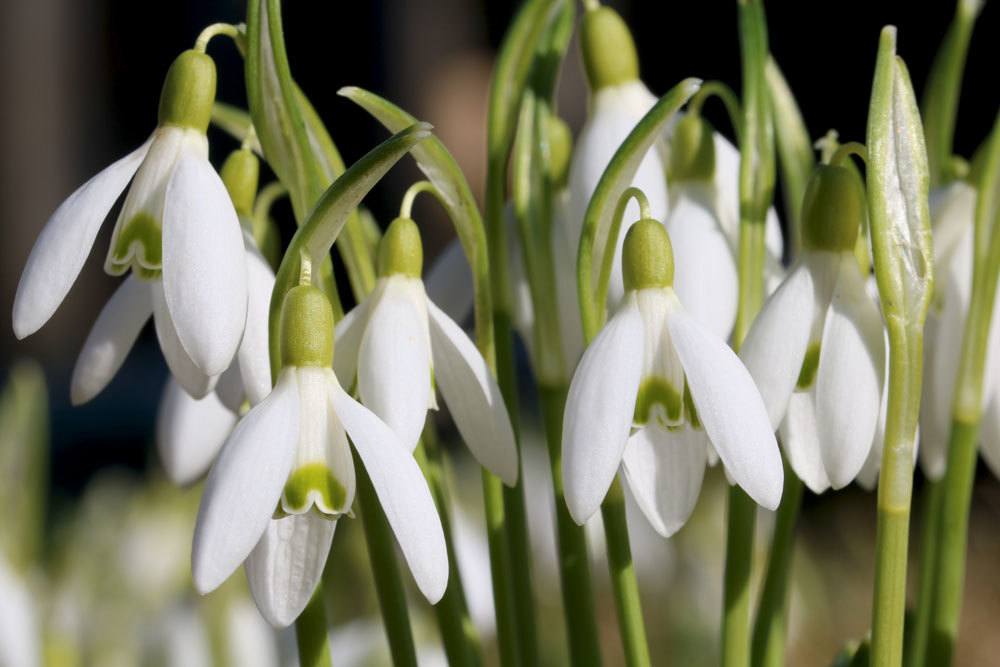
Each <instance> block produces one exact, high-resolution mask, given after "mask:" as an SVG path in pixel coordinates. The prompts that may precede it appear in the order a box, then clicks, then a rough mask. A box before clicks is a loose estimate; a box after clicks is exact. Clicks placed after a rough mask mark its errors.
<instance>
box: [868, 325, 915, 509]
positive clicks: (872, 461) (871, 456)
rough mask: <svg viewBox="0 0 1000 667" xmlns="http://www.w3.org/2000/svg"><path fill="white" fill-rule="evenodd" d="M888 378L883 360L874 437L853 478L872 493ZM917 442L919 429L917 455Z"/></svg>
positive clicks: (878, 467) (878, 466)
mask: <svg viewBox="0 0 1000 667" xmlns="http://www.w3.org/2000/svg"><path fill="white" fill-rule="evenodd" d="M888 344H889V340H888V334H887V335H886V340H885V345H883V348H885V347H886V346H888ZM888 376H889V360H888V358H886V360H885V368H884V370H883V372H882V400H881V405H880V406H879V411H878V424H877V425H876V427H875V437H874V438H873V439H872V448H871V451H870V452H868V459H867V460H865V464H864V465H863V466H861V472H859V473H858V476H857V477H856V478H855V481H856V482H857V483H858V484H859V485H860V486H861V488H863V489H865V490H866V491H874V490H875V485H876V484H878V474H879V471H880V470H881V469H882V449H883V447H884V446H885V413H886V409H887V407H888V400H887V399H888V396H889V391H888V387H887V384H886V378H888ZM919 442H920V434H919V429H918V433H917V443H918V453H919ZM916 463H917V462H916V459H914V461H913V465H914V467H916Z"/></svg>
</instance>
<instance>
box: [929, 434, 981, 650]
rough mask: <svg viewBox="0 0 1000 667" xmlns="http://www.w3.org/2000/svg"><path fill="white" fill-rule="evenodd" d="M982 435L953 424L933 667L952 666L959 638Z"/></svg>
mask: <svg viewBox="0 0 1000 667" xmlns="http://www.w3.org/2000/svg"><path fill="white" fill-rule="evenodd" d="M978 433H979V422H978V420H977V421H975V422H973V423H968V422H963V421H960V420H958V419H956V420H954V421H953V422H952V427H951V441H950V443H949V445H948V470H947V472H946V473H945V478H944V480H943V482H942V484H943V486H944V499H943V501H942V505H941V517H940V523H939V532H938V534H937V542H938V549H939V555H938V560H937V577H936V585H935V587H934V594H933V598H932V599H933V602H934V611H933V614H932V619H931V629H930V637H929V639H928V643H927V664H928V665H929V666H930V667H945V666H946V665H950V664H951V660H952V654H953V652H954V648H955V637H956V636H957V635H958V621H959V616H960V612H961V609H962V591H963V588H964V586H965V549H966V543H967V540H968V533H969V507H970V505H971V504H972V483H973V480H974V479H975V475H976V439H977V437H978Z"/></svg>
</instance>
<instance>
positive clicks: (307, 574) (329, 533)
mask: <svg viewBox="0 0 1000 667" xmlns="http://www.w3.org/2000/svg"><path fill="white" fill-rule="evenodd" d="M336 527H337V522H336V521H331V520H330V519H329V518H326V517H323V516H320V515H319V514H317V513H316V512H307V513H306V514H296V515H293V516H289V517H285V518H282V519H272V520H271V522H270V523H269V524H268V526H267V530H265V531H264V535H263V536H261V538H260V542H258V543H257V546H256V547H254V550H253V551H252V552H251V553H250V557H249V558H247V562H246V572H247V581H249V582H250V592H251V593H252V594H253V599H254V601H255V602H256V603H257V608H258V609H260V613H261V615H262V616H263V617H264V618H265V619H266V620H267V622H268V623H270V624H271V625H273V626H274V627H276V628H284V627H287V626H289V625H291V624H292V623H294V622H295V619H296V618H298V617H299V614H301V613H302V610H303V609H305V608H306V605H307V604H309V598H311V597H312V594H313V591H315V590H316V584H318V583H319V580H320V577H321V576H322V574H323V566H324V565H326V557H327V554H329V553H330V544H331V543H332V542H333V532H334V530H335V529H336Z"/></svg>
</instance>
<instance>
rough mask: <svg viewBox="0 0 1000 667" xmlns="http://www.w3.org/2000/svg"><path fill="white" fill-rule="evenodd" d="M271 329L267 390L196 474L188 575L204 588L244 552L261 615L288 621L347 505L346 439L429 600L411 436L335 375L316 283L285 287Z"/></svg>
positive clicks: (433, 538)
mask: <svg viewBox="0 0 1000 667" xmlns="http://www.w3.org/2000/svg"><path fill="white" fill-rule="evenodd" d="M279 336H280V350H281V361H282V368H281V372H280V373H279V375H278V378H277V383H276V384H275V387H274V390H273V391H272V392H271V393H270V395H268V397H267V398H265V399H264V400H263V401H262V402H261V403H259V404H258V405H257V406H255V407H254V408H253V409H251V410H250V412H248V413H247V414H246V416H245V417H243V419H242V420H240V423H239V424H238V425H237V426H236V429H235V430H234V431H233V434H232V435H231V436H230V437H229V439H228V441H227V442H226V444H225V445H224V446H223V449H222V453H221V454H220V456H219V459H218V461H217V463H216V464H215V466H213V468H212V472H211V474H210V475H209V478H208V482H207V483H206V486H205V494H204V496H203V498H202V503H201V509H200V511H199V514H198V523H197V526H196V528H195V539H194V551H193V555H192V572H193V575H194V582H195V586H196V587H197V588H198V590H199V591H200V592H202V593H208V592H209V591H211V590H214V589H215V588H216V587H218V586H219V585H220V584H221V583H222V582H223V581H225V580H226V579H227V578H228V577H229V575H230V574H231V573H232V571H233V570H234V569H236V567H238V566H239V565H240V563H244V562H245V564H246V571H247V578H248V579H249V582H250V589H251V591H252V592H253V596H254V600H255V601H256V603H257V607H258V608H259V609H260V611H261V613H262V614H263V616H264V618H266V619H267V620H268V621H269V622H270V623H271V624H272V625H275V626H276V627H284V626H287V625H289V624H291V623H292V622H293V621H294V620H295V619H296V618H297V617H298V615H299V614H300V613H301V612H302V610H303V609H304V608H305V606H306V604H307V603H308V602H309V599H310V598H311V597H312V594H313V592H314V590H315V588H316V585H317V584H318V582H319V579H320V575H321V574H322V572H323V567H324V565H325V564H326V560H327V554H328V553H329V550H330V544H331V542H332V540H333V534H334V530H335V528H336V522H337V520H339V519H340V518H341V517H342V516H344V515H345V514H349V513H350V510H351V505H352V503H353V500H354V492H355V469H354V465H355V463H354V458H353V457H352V454H351V446H352V445H353V447H354V450H355V452H356V453H357V460H359V461H360V462H361V463H362V464H363V465H364V466H365V468H366V470H367V473H368V475H369V477H370V478H371V480H372V484H373V485H374V487H375V492H376V493H377V495H378V497H379V499H380V501H381V504H382V507H383V508H384V510H385V512H386V518H387V519H388V522H389V525H390V526H391V527H392V529H393V531H394V532H395V534H396V539H397V541H398V542H399V546H400V548H401V549H402V551H403V555H404V556H405V558H406V561H407V563H408V564H409V566H410V569H411V570H412V572H413V575H414V577H415V579H416V581H417V586H418V587H419V588H420V590H421V591H422V592H423V593H424V595H425V596H426V597H427V599H428V600H429V601H430V602H431V604H434V603H436V602H437V601H438V600H439V599H440V598H441V596H442V594H443V593H444V590H445V587H446V586H447V582H448V554H447V550H446V547H445V541H444V533H443V531H442V528H441V522H440V519H439V518H438V515H437V510H436V508H435V505H434V501H433V499H432V497H431V494H430V490H429V489H428V487H427V482H426V481H425V480H424V477H423V474H422V473H421V472H420V467H419V466H418V465H417V462H416V460H415V459H414V458H413V456H412V455H411V454H410V451H409V448H408V447H407V446H405V445H404V444H403V443H402V442H401V441H400V440H399V438H398V436H396V434H395V433H394V432H393V431H392V429H390V428H389V427H388V426H387V425H386V424H385V423H384V422H383V421H382V420H380V419H379V418H378V417H376V416H375V415H374V414H372V413H371V412H370V411H369V410H368V409H367V408H365V407H364V406H362V405H361V404H360V403H358V402H357V401H355V400H354V399H353V398H351V396H350V395H349V394H348V393H347V392H345V391H344V389H343V388H342V387H341V385H340V383H339V382H338V381H337V377H336V375H334V372H333V369H332V368H331V367H330V364H331V363H332V361H333V360H334V324H333V309H332V307H331V305H330V302H329V300H328V299H327V297H326V295H325V294H324V293H323V292H322V290H320V289H319V288H318V287H315V286H313V285H311V284H302V285H298V286H296V287H293V288H292V289H291V290H289V291H288V292H287V293H286V295H285V297H284V301H283V303H282V307H281V317H280V326H279ZM348 437H349V438H350V440H348Z"/></svg>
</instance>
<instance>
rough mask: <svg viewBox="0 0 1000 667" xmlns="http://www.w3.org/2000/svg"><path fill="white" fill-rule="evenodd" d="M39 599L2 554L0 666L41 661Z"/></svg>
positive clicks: (31, 666)
mask: <svg viewBox="0 0 1000 667" xmlns="http://www.w3.org/2000/svg"><path fill="white" fill-rule="evenodd" d="M36 607H37V602H36V598H35V597H34V596H33V594H32V592H31V590H30V589H29V587H28V586H27V585H26V583H25V581H24V580H23V579H22V578H21V576H20V575H19V574H17V573H16V572H15V571H14V570H13V569H12V568H11V567H10V565H9V564H8V563H7V562H6V560H5V559H4V558H3V557H2V556H0V665H5V666H9V667H34V666H35V665H41V664H42V655H41V654H42V651H41V648H42V636H41V632H40V628H39V618H38V609H37V608H36Z"/></svg>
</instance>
